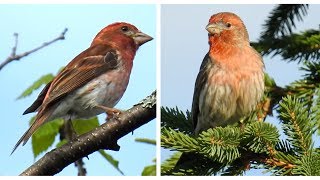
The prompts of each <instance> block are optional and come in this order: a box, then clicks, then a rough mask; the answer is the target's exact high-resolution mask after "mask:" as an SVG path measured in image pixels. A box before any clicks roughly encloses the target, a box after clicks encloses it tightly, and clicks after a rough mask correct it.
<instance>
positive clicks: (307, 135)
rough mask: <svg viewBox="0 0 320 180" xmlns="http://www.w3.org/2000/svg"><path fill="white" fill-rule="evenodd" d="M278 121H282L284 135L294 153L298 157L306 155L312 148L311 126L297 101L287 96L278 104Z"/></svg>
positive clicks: (302, 105)
mask: <svg viewBox="0 0 320 180" xmlns="http://www.w3.org/2000/svg"><path fill="white" fill-rule="evenodd" d="M279 104H280V108H279V109H278V113H279V119H280V120H281V121H282V125H283V130H284V133H285V134H286V135H287V136H288V141H289V142H290V143H291V145H292V147H293V148H294V151H295V152H297V153H299V154H300V155H303V154H306V153H308V152H309V151H310V150H311V148H312V134H313V131H312V129H313V127H314V126H313V124H311V122H310V120H309V118H308V116H309V113H308V111H307V109H306V108H304V103H303V102H300V101H299V99H296V98H293V97H291V96H287V97H285V98H283V101H282V102H280V103H279Z"/></svg>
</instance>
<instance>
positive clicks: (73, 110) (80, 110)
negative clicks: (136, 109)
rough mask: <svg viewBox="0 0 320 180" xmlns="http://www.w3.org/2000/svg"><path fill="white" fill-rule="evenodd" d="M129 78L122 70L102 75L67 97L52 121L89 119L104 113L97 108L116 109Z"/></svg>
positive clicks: (58, 107) (128, 73)
mask: <svg viewBox="0 0 320 180" xmlns="http://www.w3.org/2000/svg"><path fill="white" fill-rule="evenodd" d="M129 76H130V72H126V71H123V70H122V69H118V70H113V71H110V72H108V73H107V74H102V75H100V76H99V77H98V78H96V79H94V80H91V81H90V82H89V83H87V84H86V85H84V86H83V87H81V88H79V89H78V90H76V91H74V92H73V93H72V94H70V95H68V96H67V97H65V98H64V99H63V101H61V102H60V104H59V105H58V106H57V108H56V110H55V111H54V112H53V114H52V116H51V117H52V118H50V119H55V118H58V117H62V118H64V119H87V118H90V117H92V116H95V115H98V114H101V113H103V112H104V111H103V110H102V109H100V108H97V107H96V106H97V105H102V106H105V107H110V108H112V107H114V106H115V105H116V104H117V103H118V102H119V100H120V99H121V97H122V96H123V94H124V92H125V90H126V88H127V85H128V82H129Z"/></svg>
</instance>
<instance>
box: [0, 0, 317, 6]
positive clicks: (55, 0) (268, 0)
mask: <svg viewBox="0 0 320 180" xmlns="http://www.w3.org/2000/svg"><path fill="white" fill-rule="evenodd" d="M301 3H310V4H319V3H320V2H319V0H256V1H253V0H227V1H226V0H0V4H156V5H161V4H301Z"/></svg>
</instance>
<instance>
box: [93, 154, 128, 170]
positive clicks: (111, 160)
mask: <svg viewBox="0 0 320 180" xmlns="http://www.w3.org/2000/svg"><path fill="white" fill-rule="evenodd" d="M99 153H100V154H101V155H102V157H104V159H105V160H107V162H108V163H110V164H111V165H112V166H113V167H114V168H115V169H116V170H117V171H118V172H119V173H120V174H122V175H124V174H123V172H122V171H121V169H120V168H119V161H117V160H115V159H114V158H113V157H112V156H111V155H109V154H108V153H106V152H105V151H104V150H99Z"/></svg>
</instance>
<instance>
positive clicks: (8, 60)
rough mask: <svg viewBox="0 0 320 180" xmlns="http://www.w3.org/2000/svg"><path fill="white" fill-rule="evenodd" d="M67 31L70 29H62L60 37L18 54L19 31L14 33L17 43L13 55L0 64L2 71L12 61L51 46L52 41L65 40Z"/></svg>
mask: <svg viewBox="0 0 320 180" xmlns="http://www.w3.org/2000/svg"><path fill="white" fill-rule="evenodd" d="M67 31H68V29H67V28H65V29H64V30H63V31H62V33H61V34H60V35H59V36H58V37H56V38H54V39H53V40H51V41H49V42H44V43H43V44H42V45H41V46H39V47H36V48H34V49H32V50H30V51H26V52H24V53H21V54H16V51H17V47H18V33H14V34H13V35H14V37H15V44H14V46H13V48H12V52H11V55H10V56H9V57H7V59H6V60H5V61H3V62H2V63H1V64H0V71H1V69H2V68H3V67H4V66H6V65H7V64H8V63H10V62H12V61H18V60H20V59H21V58H23V57H26V56H28V55H29V54H31V53H34V52H36V51H38V50H40V49H42V48H44V47H46V46H49V45H50V44H52V43H54V42H56V41H59V40H64V39H65V34H66V32H67Z"/></svg>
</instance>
